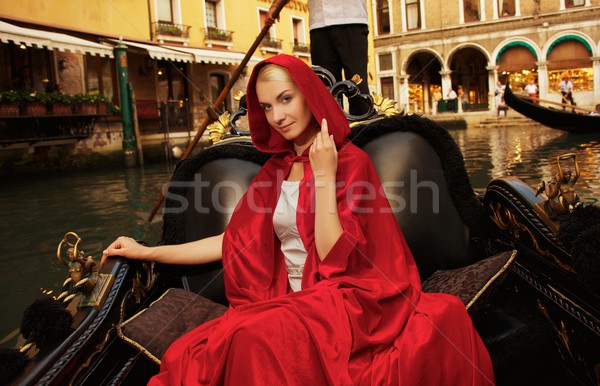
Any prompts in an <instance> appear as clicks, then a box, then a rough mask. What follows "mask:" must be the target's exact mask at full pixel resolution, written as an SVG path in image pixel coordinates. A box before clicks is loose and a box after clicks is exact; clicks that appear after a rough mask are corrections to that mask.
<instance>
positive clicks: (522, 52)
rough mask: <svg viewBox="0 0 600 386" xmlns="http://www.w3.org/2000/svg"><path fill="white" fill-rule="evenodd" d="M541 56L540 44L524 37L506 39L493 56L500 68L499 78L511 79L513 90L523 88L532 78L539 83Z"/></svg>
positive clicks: (503, 80)
mask: <svg viewBox="0 0 600 386" xmlns="http://www.w3.org/2000/svg"><path fill="white" fill-rule="evenodd" d="M508 55H511V56H508ZM540 57H541V50H540V48H539V46H538V45H537V44H536V43H535V42H534V41H532V40H531V39H527V38H524V37H515V38H512V39H506V40H504V41H503V42H502V43H500V44H498V46H497V47H496V49H495V50H494V52H493V56H492V58H493V64H494V65H495V66H497V69H498V79H499V80H500V81H501V82H503V83H505V82H507V81H509V82H510V85H511V88H512V89H513V90H520V89H523V88H524V87H525V85H526V84H527V83H529V82H530V81H531V80H533V81H534V82H535V83H536V84H539V80H538V68H537V67H538V65H537V63H538V62H540Z"/></svg>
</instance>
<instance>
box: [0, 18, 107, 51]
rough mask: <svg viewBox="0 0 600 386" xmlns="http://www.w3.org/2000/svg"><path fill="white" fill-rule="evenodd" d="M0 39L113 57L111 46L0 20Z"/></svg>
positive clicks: (50, 48) (39, 46)
mask: <svg viewBox="0 0 600 386" xmlns="http://www.w3.org/2000/svg"><path fill="white" fill-rule="evenodd" d="M0 41H2V42H4V43H9V42H13V43H15V44H25V45H26V46H28V47H33V46H36V47H38V48H47V49H49V50H53V49H57V50H59V51H71V52H80V53H82V54H91V55H100V56H108V57H110V58H112V57H113V47H109V46H105V45H102V44H100V43H95V42H91V41H88V40H85V39H81V38H78V37H75V36H71V35H67V34H62V33H57V32H49V31H42V30H38V29H33V28H24V27H19V26H16V25H13V24H10V23H6V22H4V21H0Z"/></svg>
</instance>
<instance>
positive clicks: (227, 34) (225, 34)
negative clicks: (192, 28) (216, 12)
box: [204, 27, 233, 42]
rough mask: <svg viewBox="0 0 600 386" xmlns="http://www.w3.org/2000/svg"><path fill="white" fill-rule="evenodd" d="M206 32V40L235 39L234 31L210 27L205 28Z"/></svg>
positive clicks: (225, 40)
mask: <svg viewBox="0 0 600 386" xmlns="http://www.w3.org/2000/svg"><path fill="white" fill-rule="evenodd" d="M204 33H205V37H206V40H219V41H222V42H230V41H232V40H233V31H226V30H224V29H218V28H214V27H208V28H206V29H205V30H204Z"/></svg>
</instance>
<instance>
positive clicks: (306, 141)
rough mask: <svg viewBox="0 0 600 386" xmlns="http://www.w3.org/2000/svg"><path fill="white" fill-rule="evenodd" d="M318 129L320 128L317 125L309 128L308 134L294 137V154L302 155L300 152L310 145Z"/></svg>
mask: <svg viewBox="0 0 600 386" xmlns="http://www.w3.org/2000/svg"><path fill="white" fill-rule="evenodd" d="M307 130H308V129H307ZM319 130H320V128H319V127H315V128H313V129H312V130H311V132H310V134H309V135H307V136H304V137H302V138H296V140H294V151H295V152H296V155H302V153H304V151H305V150H306V149H307V148H308V147H309V146H310V145H312V143H313V141H314V139H315V137H316V136H317V133H318V132H319Z"/></svg>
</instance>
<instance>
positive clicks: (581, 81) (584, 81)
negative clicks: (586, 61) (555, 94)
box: [548, 67, 594, 91]
mask: <svg viewBox="0 0 600 386" xmlns="http://www.w3.org/2000/svg"><path fill="white" fill-rule="evenodd" d="M565 75H566V76H568V77H569V79H570V80H571V82H572V83H573V91H592V90H593V89H594V70H593V69H592V68H591V67H587V68H572V69H569V70H555V71H548V81H549V87H550V89H552V90H558V84H559V83H560V81H561V80H562V78H563V76H565Z"/></svg>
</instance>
